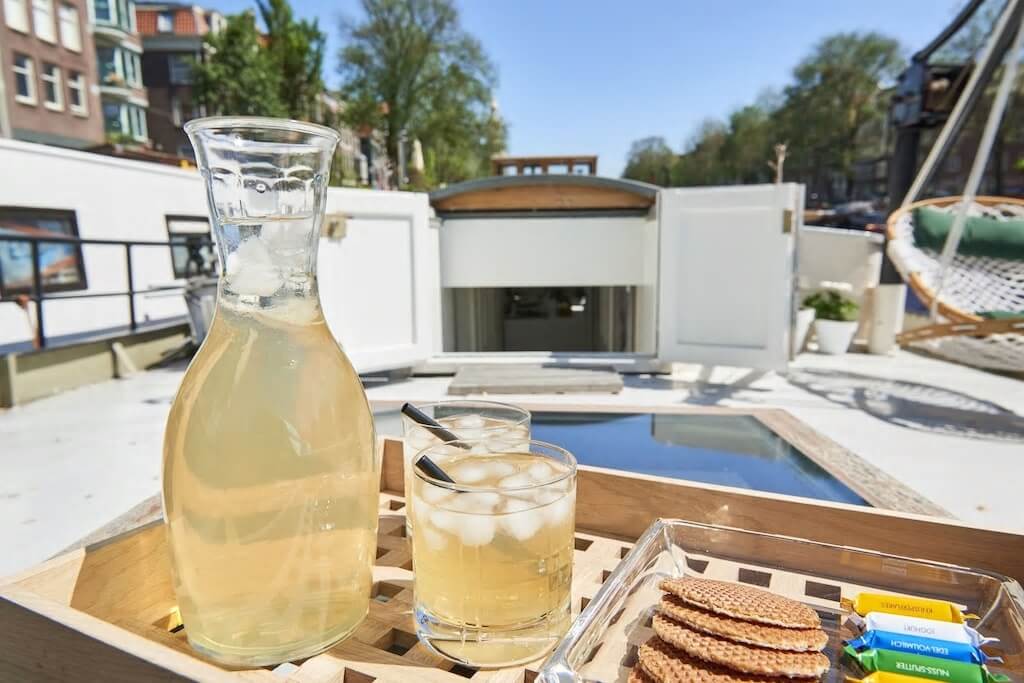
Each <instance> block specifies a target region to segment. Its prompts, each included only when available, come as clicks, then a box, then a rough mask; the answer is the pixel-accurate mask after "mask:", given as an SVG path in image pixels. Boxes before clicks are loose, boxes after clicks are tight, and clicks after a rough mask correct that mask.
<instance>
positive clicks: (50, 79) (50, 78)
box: [39, 62, 64, 111]
mask: <svg viewBox="0 0 1024 683" xmlns="http://www.w3.org/2000/svg"><path fill="white" fill-rule="evenodd" d="M50 69H52V70H53V71H52V73H51V72H50ZM39 80H41V81H43V83H51V84H52V85H53V94H54V96H55V97H56V98H57V101H56V102H52V101H50V100H49V99H47V97H46V87H45V86H44V87H43V106H44V107H46V108H47V109H49V110H50V111H64V78H63V77H62V74H61V72H60V67H59V66H57V65H56V64H51V63H49V62H43V68H42V69H40V70H39Z"/></svg>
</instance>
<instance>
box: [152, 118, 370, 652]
mask: <svg viewBox="0 0 1024 683" xmlns="http://www.w3.org/2000/svg"><path fill="white" fill-rule="evenodd" d="M185 130H186V132H187V133H188V135H189V138H190V139H191V141H192V145H193V146H194V147H195V150H196V159H197V162H198V165H199V169H200V171H201V172H202V175H203V178H204V180H205V182H206V191H207V200H208V203H209V208H210V217H211V219H212V222H213V228H214V231H215V235H216V242H217V249H218V255H219V258H220V263H221V274H220V283H219V287H218V295H217V309H216V313H215V315H214V318H213V323H212V324H211V326H210V331H209V334H208V336H207V337H206V340H205V341H204V342H203V345H202V347H201V348H200V349H199V351H198V353H197V354H196V356H195V358H194V359H193V360H192V363H191V364H190V365H189V367H188V371H187V372H186V373H185V377H184V379H183V380H182V383H181V388H180V389H179V390H178V394H177V396H176V397H175V399H174V403H173V405H172V406H171V412H170V417H169V418H168V421H167V431H166V435H165V438H164V477H163V494H164V515H165V518H166V521H167V530H168V545H169V547H170V554H171V566H172V574H173V577H174V588H175V592H176V594H177V598H178V606H179V609H180V611H181V617H182V621H183V623H184V625H185V632H186V634H187V635H188V640H189V642H190V643H191V644H192V646H193V647H194V648H195V649H197V650H199V651H200V652H202V653H204V654H206V655H208V656H209V657H211V658H213V659H215V660H217V661H220V662H222V663H226V664H231V665H241V666H255V665H265V664H272V663H278V662H284V661H289V660H293V659H297V658H300V657H306V656H309V655H312V654H314V653H316V652H318V651H320V650H323V649H324V648H326V647H327V646H329V645H331V644H332V643H334V642H336V641H337V640H339V639H341V638H343V637H345V636H347V635H348V634H349V633H351V632H352V631H353V630H354V629H355V628H356V626H357V625H358V624H359V622H360V621H361V620H362V619H363V617H364V616H365V615H366V612H367V610H368V608H369V599H370V586H371V572H372V567H373V562H374V557H375V553H376V531H377V500H378V461H377V458H376V450H375V445H374V443H375V437H374V429H373V418H372V414H371V412H370V409H369V406H368V404H367V401H366V395H365V394H364V392H363V388H362V385H361V383H360V381H359V376H358V375H357V374H356V372H355V370H354V369H353V368H352V365H351V363H349V360H348V358H347V357H346V356H345V354H344V353H343V352H342V350H341V347H340V346H339V345H338V343H337V341H336V340H335V338H334V337H333V336H332V334H331V332H330V330H328V328H327V325H326V323H325V322H324V318H323V314H322V312H321V309H320V300H319V295H318V293H317V284H316V254H317V244H318V242H319V236H320V226H321V222H322V220H323V214H324V202H325V197H326V190H327V178H328V172H329V170H330V161H331V157H332V155H333V152H334V148H335V145H336V144H337V142H338V136H337V134H336V133H335V132H334V131H332V130H330V129H328V128H323V127H321V126H315V125H311V124H305V123H297V122H294V121H282V120H275V119H256V118H210V119H200V120H196V121H192V122H190V123H189V124H188V125H186V126H185Z"/></svg>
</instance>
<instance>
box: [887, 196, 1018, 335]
mask: <svg viewBox="0 0 1024 683" xmlns="http://www.w3.org/2000/svg"><path fill="white" fill-rule="evenodd" d="M962 199H963V198H962V197H960V196H952V197H935V198H933V199H922V200H920V201H916V202H913V203H911V204H908V205H906V206H903V207H901V208H899V209H897V210H896V211H893V212H892V214H891V215H890V216H889V219H888V220H887V221H886V235H887V237H888V238H889V240H890V241H895V240H897V239H899V237H898V236H897V232H896V224H897V223H898V222H899V221H900V220H901V219H902V218H903V217H904V216H905V215H907V214H908V213H912V212H913V211H914V209H918V208H920V207H922V206H932V207H943V206H948V205H950V204H956V203H957V202H959V201H961V200H962ZM974 201H975V203H978V204H981V205H983V206H995V205H998V204H1015V205H1017V206H1020V207H1024V199H1020V198H1017V197H992V196H981V197H975V198H974ZM894 265H897V270H900V274H901V275H902V276H903V280H904V282H906V283H907V285H908V286H909V287H910V289H911V290H913V292H914V294H915V295H916V296H917V298H918V299H920V301H921V303H923V304H924V305H925V306H926V307H928V308H929V309H930V308H931V306H932V303H933V302H935V292H934V291H933V290H932V289H931V287H929V286H928V285H926V284H925V283H924V280H923V279H922V278H921V277H920V275H919V274H918V273H916V272H911V273H904V272H902V268H900V267H899V265H898V264H895V262H894ZM936 306H937V310H938V312H939V314H941V315H942V316H943V317H944V318H946V319H947V320H949V322H945V323H937V324H933V325H926V326H924V327H919V328H916V329H913V330H907V331H905V332H903V333H901V334H898V335H896V342H897V343H898V344H899V345H900V346H906V345H908V344H910V343H913V342H917V341H922V340H924V339H936V338H938V337H951V336H971V337H985V336H988V335H991V334H1024V318H1011V319H1000V320H990V319H987V318H983V317H981V316H980V315H977V314H975V313H970V312H968V311H964V310H962V309H960V308H957V307H956V306H953V305H951V304H949V303H947V302H945V301H943V300H942V298H941V297H940V298H939V300H938V302H936Z"/></svg>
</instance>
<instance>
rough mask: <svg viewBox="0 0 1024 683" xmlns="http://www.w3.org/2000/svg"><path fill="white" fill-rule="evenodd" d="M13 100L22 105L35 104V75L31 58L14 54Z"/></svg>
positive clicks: (12, 67) (12, 66)
mask: <svg viewBox="0 0 1024 683" xmlns="http://www.w3.org/2000/svg"><path fill="white" fill-rule="evenodd" d="M11 69H13V70H14V99H15V100H17V101H18V102H21V103H22V104H35V103H36V74H35V69H34V68H33V65H32V58H31V57H26V56H25V55H19V54H18V53H17V52H15V53H14V64H12V65H11Z"/></svg>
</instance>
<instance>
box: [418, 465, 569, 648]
mask: <svg viewBox="0 0 1024 683" xmlns="http://www.w3.org/2000/svg"><path fill="white" fill-rule="evenodd" d="M428 455H429V456H430V457H431V459H433V460H434V461H435V462H437V464H439V465H440V466H441V467H442V469H444V470H445V472H447V473H448V474H449V475H450V476H451V477H452V478H453V479H455V481H456V482H457V485H456V489H457V490H452V489H451V488H447V487H444V486H440V485H438V484H435V483H431V482H429V481H427V480H426V479H425V478H423V477H420V476H417V477H416V479H415V482H414V484H413V489H414V491H413V501H412V503H413V504H412V513H413V515H414V517H415V521H414V523H413V564H414V567H415V572H416V583H415V593H416V617H417V624H418V625H419V631H418V635H419V636H420V638H421V639H422V640H425V642H427V644H428V645H430V646H431V647H433V648H434V649H436V650H437V651H438V652H440V653H441V654H443V655H445V656H447V657H450V658H452V659H455V660H458V661H463V662H468V663H470V664H474V665H477V666H505V665H511V664H514V663H519V662H525V661H530V660H533V659H536V658H537V657H540V656H541V655H543V654H545V653H546V652H547V651H548V650H549V649H550V648H551V647H553V646H554V644H555V643H556V642H557V641H558V639H559V638H560V637H561V636H562V635H564V633H565V631H566V630H567V629H568V626H569V621H570V588H571V584H572V557H573V527H574V521H575V515H574V512H575V500H576V490H575V463H574V462H573V461H572V460H571V456H569V461H568V462H561V461H558V460H555V459H552V458H547V457H542V456H538V455H535V454H527V453H521V452H520V453H498V454H487V455H479V454H472V453H469V454H465V455H453V456H450V457H444V456H443V455H439V454H438V453H437V452H433V454H431V453H430V452H428ZM567 455H568V454H567Z"/></svg>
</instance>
